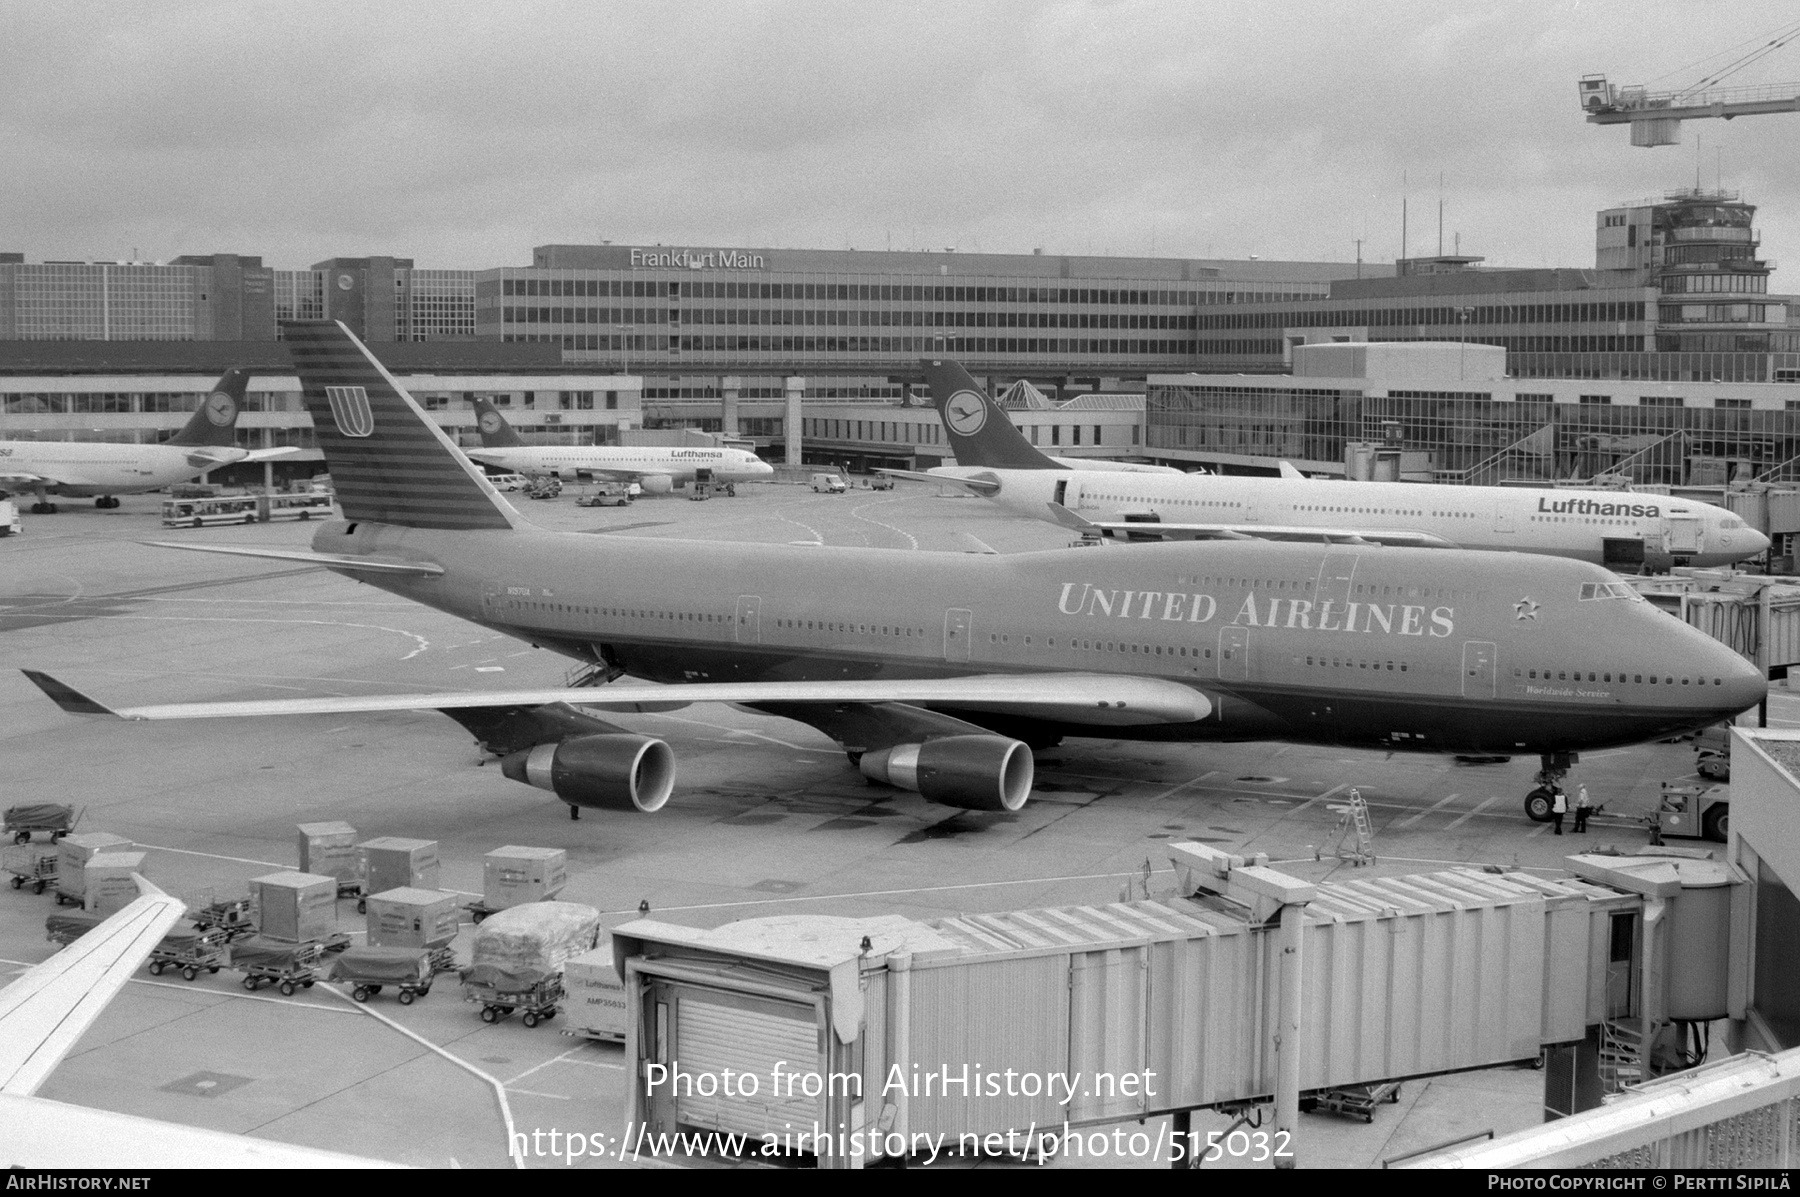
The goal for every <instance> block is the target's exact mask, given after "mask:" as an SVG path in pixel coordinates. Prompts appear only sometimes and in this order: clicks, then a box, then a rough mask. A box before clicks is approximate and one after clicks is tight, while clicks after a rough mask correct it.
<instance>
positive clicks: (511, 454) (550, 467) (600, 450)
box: [468, 399, 775, 494]
mask: <svg viewBox="0 0 1800 1197" xmlns="http://www.w3.org/2000/svg"><path fill="white" fill-rule="evenodd" d="M470 402H471V403H473V404H474V405H475V412H476V427H477V428H478V429H480V431H481V448H479V449H470V450H469V451H468V454H469V456H470V457H472V458H474V459H475V460H476V461H479V462H481V463H482V464H483V465H491V466H496V467H498V468H500V469H503V470H507V471H510V472H512V473H515V474H532V475H555V476H556V477H559V478H593V477H607V478H618V479H621V480H624V481H627V482H636V483H638V484H639V485H640V486H642V487H643V488H644V490H645V491H647V492H648V493H650V494H667V493H668V492H669V491H671V490H673V489H674V488H675V485H676V484H677V483H682V482H692V481H693V480H694V479H695V477H697V476H698V474H699V472H700V471H702V470H705V471H709V472H710V474H711V477H712V479H713V481H715V482H749V481H751V480H753V479H757V478H768V477H771V476H773V475H774V473H775V468H774V467H773V466H771V465H770V464H769V463H768V462H766V461H764V460H762V458H760V457H758V456H757V455H756V454H754V453H752V452H750V451H749V450H748V449H726V448H712V447H708V446H701V445H683V446H680V447H679V448H668V447H664V446H652V445H642V446H632V447H627V446H622V445H527V444H526V443H525V442H524V441H522V440H520V439H519V434H518V433H516V432H514V431H513V430H512V425H510V424H508V423H507V422H506V418H505V417H504V416H502V415H501V414H500V412H499V411H498V410H497V409H496V408H495V407H494V405H493V404H492V403H490V402H488V401H487V400H486V399H473V400H470Z"/></svg>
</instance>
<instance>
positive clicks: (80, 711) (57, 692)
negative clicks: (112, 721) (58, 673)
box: [19, 669, 124, 719]
mask: <svg viewBox="0 0 1800 1197" xmlns="http://www.w3.org/2000/svg"><path fill="white" fill-rule="evenodd" d="M19 672H20V673H23V674H24V675H25V676H26V677H28V678H30V679H31V680H32V681H33V682H35V683H36V684H37V688H38V689H40V690H42V691H43V692H44V693H45V694H48V695H49V696H50V701H51V702H53V703H55V704H56V705H57V706H59V707H61V708H62V709H63V710H65V711H67V712H69V714H71V715H114V716H117V717H118V718H121V719H122V718H124V716H123V715H119V713H118V712H117V711H115V710H113V709H112V708H111V707H104V706H101V705H100V704H99V703H97V702H95V701H94V700H93V699H91V698H89V697H88V696H87V695H85V694H83V693H82V692H81V691H79V690H77V689H75V688H74V687H73V686H67V685H64V684H63V683H62V682H59V681H57V680H56V679H55V678H53V677H51V676H50V675H49V674H47V673H39V672H38V671H37V670H35V669H21V670H20V671H19Z"/></svg>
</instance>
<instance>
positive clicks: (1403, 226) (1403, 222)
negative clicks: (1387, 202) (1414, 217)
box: [1400, 171, 1406, 261]
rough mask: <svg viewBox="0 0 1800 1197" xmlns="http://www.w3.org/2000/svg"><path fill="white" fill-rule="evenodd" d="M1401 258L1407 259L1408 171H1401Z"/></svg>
mask: <svg viewBox="0 0 1800 1197" xmlns="http://www.w3.org/2000/svg"><path fill="white" fill-rule="evenodd" d="M1400 258H1401V260H1402V261H1404V260H1405V259H1406V172H1405V171H1401V172H1400Z"/></svg>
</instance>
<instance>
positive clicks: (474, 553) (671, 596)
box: [314, 522, 1764, 753]
mask: <svg viewBox="0 0 1800 1197" xmlns="http://www.w3.org/2000/svg"><path fill="white" fill-rule="evenodd" d="M314 548H315V549H316V550H318V551H320V552H331V553H371V552H380V553H381V554H382V555H383V556H384V557H389V558H395V557H397V558H403V559H415V560H424V561H431V562H435V563H436V564H438V565H441V566H443V567H444V568H445V570H446V572H445V573H444V575H443V576H441V577H434V578H414V577H390V576H383V577H368V578H366V579H365V580H367V581H369V582H370V583H371V584H373V585H378V586H381V587H383V588H385V589H388V590H391V591H393V592H395V593H398V594H401V595H404V596H406V597H408V598H411V599H414V600H416V601H419V602H422V603H425V604H427V605H430V606H433V607H437V608H439V609H441V610H444V611H448V612H451V613H453V614H456V615H459V616H462V617H464V618H467V619H470V620H472V621H474V622H477V623H481V624H484V625H486V626H488V627H491V628H494V629H496V630H499V631H502V632H505V633H507V634H509V635H513V636H516V637H518V638H520V639H522V640H525V641H528V642H530V643H532V644H535V645H538V646H541V647H544V648H549V649H553V650H556V651H558V652H562V653H566V654H568V655H570V656H574V657H580V658H584V659H589V660H594V659H598V658H600V657H602V656H604V657H605V659H607V660H609V661H611V662H613V663H615V664H618V665H621V666H623V668H624V669H625V670H626V672H628V673H630V674H632V675H634V676H637V677H639V678H642V679H645V680H651V681H660V682H668V683H677V684H679V683H684V682H709V681H710V682H730V681H739V682H749V681H811V680H833V679H836V680H842V679H881V678H893V679H899V678H932V677H945V676H958V675H968V674H993V673H1001V674H1013V675H1022V676H1029V675H1031V674H1034V673H1042V674H1046V675H1049V674H1067V673H1069V672H1071V671H1074V672H1083V673H1129V674H1136V675H1145V676H1152V677H1158V678H1166V679H1171V680H1174V681H1178V682H1181V683H1183V684H1186V685H1188V686H1191V687H1193V688H1194V689H1196V690H1198V691H1200V692H1201V693H1203V694H1204V695H1205V696H1206V697H1207V698H1208V700H1209V702H1210V703H1211V712H1210V713H1209V714H1208V715H1207V717H1206V718H1205V719H1204V720H1202V721H1200V722H1197V723H1187V724H1176V725H1168V724H1163V725H1157V726H1149V727H1142V728H1137V729H1114V728H1109V729H1107V730H1104V731H1102V730H1098V729H1097V728H1096V727H1094V726H1088V725H1084V724H1081V723H1078V722H1071V723H1059V724H1050V723H1042V722H1033V723H1032V724H1031V725H1030V726H1029V727H1026V726H1022V725H1021V724H1020V723H1018V722H1017V721H1014V722H1011V723H1008V724H1007V725H1006V726H1005V727H1004V728H999V727H996V730H1006V731H1008V732H1009V734H1014V735H1020V736H1025V735H1031V734H1042V735H1044V736H1054V735H1062V734H1068V735H1083V734H1085V735H1106V736H1136V737H1141V738H1156V739H1263V738H1279V739H1294V740H1300V741H1312V742H1323V743H1337V744H1346V745H1361V746H1370V747H1374V746H1379V747H1384V748H1400V749H1409V750H1423V751H1437V752H1508V753H1511V752H1553V751H1567V750H1578V749H1583V748H1596V747H1601V746H1606V745H1613V744H1623V743H1631V742H1636V741H1640V740H1644V739H1647V738H1652V737H1656V736H1662V735H1667V734H1670V733H1672V732H1675V731H1680V730H1685V729H1689V728H1693V727H1698V726H1702V725H1705V724H1708V723H1713V722H1717V721H1718V720H1720V719H1723V718H1726V717H1728V716H1729V715H1732V714H1735V713H1736V712H1738V711H1741V710H1743V709H1744V708H1745V707H1747V706H1749V705H1752V704H1753V703H1755V702H1756V701H1758V700H1759V699H1760V698H1761V697H1762V695H1763V693H1764V683H1763V680H1762V678H1761V677H1760V675H1759V674H1758V673H1757V671H1756V670H1755V669H1754V668H1753V667H1751V666H1750V665H1748V664H1747V663H1745V662H1744V661H1743V660H1742V659H1741V658H1739V657H1737V656H1736V655H1735V654H1733V653H1732V652H1730V650H1728V649H1727V648H1725V647H1724V646H1723V645H1720V644H1719V643H1717V642H1716V641H1713V640H1712V639H1710V638H1708V637H1706V636H1705V635H1703V634H1702V633H1700V632H1698V631H1696V630H1694V629H1692V628H1690V627H1688V626H1687V625H1686V624H1684V623H1682V622H1680V621H1679V620H1676V619H1673V618H1671V617H1670V616H1668V615H1666V614H1664V613H1663V612H1661V611H1659V610H1657V609H1656V608H1654V607H1652V606H1650V605H1649V604H1647V603H1645V602H1643V601H1642V600H1640V599H1638V598H1637V597H1636V596H1635V595H1633V594H1631V592H1630V591H1629V590H1628V589H1627V588H1625V587H1624V586H1623V584H1622V583H1620V582H1618V581H1617V579H1616V578H1615V577H1614V575H1612V574H1610V573H1608V572H1607V571H1605V570H1603V569H1600V568H1598V567H1596V566H1591V565H1587V564H1584V563H1580V562H1575V561H1560V560H1555V559H1546V560H1543V561H1538V562H1534V563H1533V564H1532V565H1531V566H1530V567H1529V568H1528V569H1526V568H1521V565H1520V563H1519V561H1518V559H1517V558H1507V557H1503V556H1500V555H1497V554H1491V553H1470V552H1461V551H1457V550H1441V551H1435V552H1419V551H1414V550H1405V549H1385V548H1349V547H1328V546H1313V545H1300V544H1293V545H1285V544H1268V543H1255V544H1246V543H1241V542H1223V543H1206V544H1193V543H1175V544H1162V545H1144V546H1140V547H1139V548H1138V549H1136V550H1135V551H1133V552H1132V553H1129V554H1127V553H1100V552H1094V551H1091V550H1083V549H1066V550H1056V551H1051V552H1042V553H1028V554H1020V555H1015V556H1005V557H996V556H983V555H969V554H955V553H943V554H939V553H904V554H902V553H894V552H888V551H882V550H856V549H831V550H829V551H821V550H818V549H809V548H804V547H795V546H786V545H766V544H758V545H734V544H714V543H706V544H692V545H675V544H670V543H668V542H655V541H646V540H634V539H631V538H620V537H607V538H595V537H587V536H576V535H566V534H558V533H550V532H545V531H542V530H539V529H531V528H526V529H519V530H513V531H505V532H486V531H458V532H434V531H426V530H418V529H403V528H398V527H394V526H390V525H383V524H375V523H367V522H365V523H362V524H360V525H346V524H343V523H334V524H330V525H327V526H326V527H324V528H322V529H321V530H320V531H319V533H318V534H317V535H316V537H315V539H314ZM1051 684H1054V683H1051ZM940 709H945V710H948V711H950V712H951V713H954V714H959V715H960V716H961V717H963V718H967V719H969V720H970V721H972V722H977V723H984V724H985V725H988V726H994V725H995V724H994V721H993V720H991V719H984V717H983V716H982V715H980V714H978V713H977V714H972V713H966V712H957V711H954V710H953V709H952V708H940Z"/></svg>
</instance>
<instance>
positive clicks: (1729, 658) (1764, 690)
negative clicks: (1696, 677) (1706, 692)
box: [1709, 644, 1769, 714]
mask: <svg viewBox="0 0 1800 1197" xmlns="http://www.w3.org/2000/svg"><path fill="white" fill-rule="evenodd" d="M1717 651H1718V654H1719V658H1718V660H1717V663H1716V664H1712V665H1711V669H1712V672H1710V673H1709V676H1711V677H1715V678H1719V679H1720V680H1722V681H1723V682H1724V685H1723V686H1720V687H1716V688H1714V693H1716V694H1717V695H1718V698H1717V699H1716V700H1715V701H1716V703H1717V705H1718V706H1719V708H1720V709H1722V710H1729V711H1731V712H1732V713H1734V714H1735V713H1737V712H1738V711H1743V710H1748V709H1749V708H1750V707H1753V706H1755V705H1756V704H1757V703H1759V702H1761V701H1762V700H1763V699H1764V698H1766V697H1767V696H1768V693H1769V682H1768V679H1767V678H1765V677H1764V676H1763V673H1762V670H1760V669H1758V668H1757V667H1756V666H1754V665H1752V664H1751V663H1750V662H1748V661H1746V660H1744V658H1742V657H1740V656H1739V655H1738V654H1737V653H1735V652H1732V651H1731V650H1730V649H1729V648H1726V647H1725V646H1724V645H1722V644H1721V645H1719V646H1718V650H1717Z"/></svg>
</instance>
